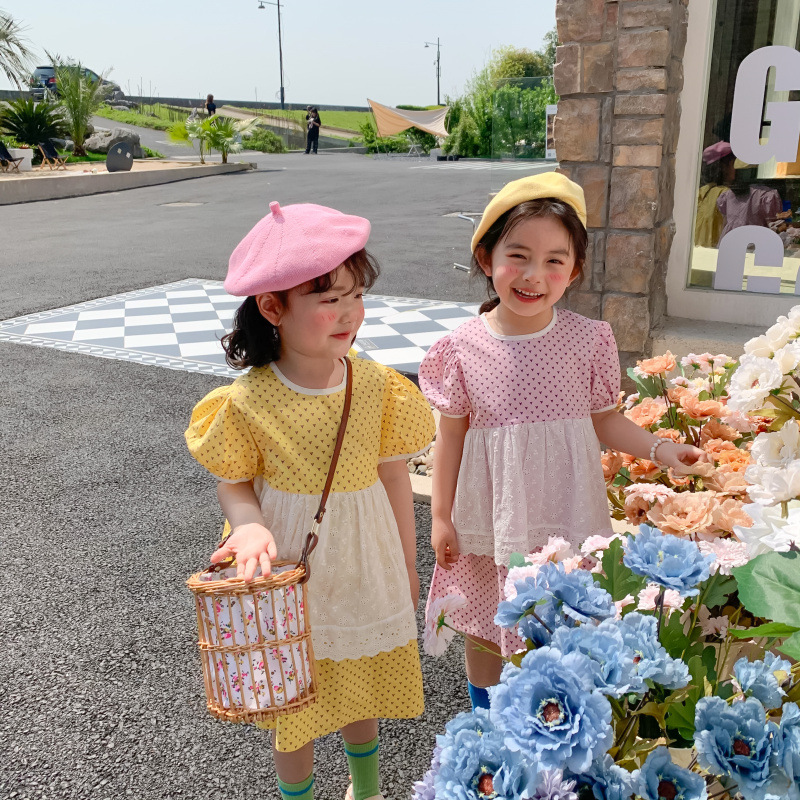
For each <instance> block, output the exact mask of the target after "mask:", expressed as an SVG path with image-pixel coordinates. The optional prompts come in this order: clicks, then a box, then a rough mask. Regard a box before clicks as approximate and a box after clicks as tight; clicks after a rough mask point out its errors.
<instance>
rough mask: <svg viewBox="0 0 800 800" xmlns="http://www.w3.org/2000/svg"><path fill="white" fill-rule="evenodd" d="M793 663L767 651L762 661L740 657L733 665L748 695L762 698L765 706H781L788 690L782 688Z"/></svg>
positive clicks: (738, 679) (734, 672)
mask: <svg viewBox="0 0 800 800" xmlns="http://www.w3.org/2000/svg"><path fill="white" fill-rule="evenodd" d="M791 669H792V665H791V664H790V663H789V662H788V661H787V660H786V659H785V658H781V657H780V656H777V655H775V654H774V653H767V654H766V655H765V656H764V658H763V659H762V660H761V661H748V659H746V658H740V659H739V660H738V661H737V662H736V663H735V664H734V665H733V674H734V675H735V676H736V682H737V683H738V684H739V687H740V688H741V690H742V692H743V693H744V694H745V695H746V696H747V697H755V698H756V700H760V701H761V703H762V704H763V705H764V707H765V708H780V705H781V703H782V702H783V698H784V697H785V696H786V692H785V691H784V690H783V689H782V688H781V684H783V683H785V682H786V680H787V679H788V677H789V672H790V670H791Z"/></svg>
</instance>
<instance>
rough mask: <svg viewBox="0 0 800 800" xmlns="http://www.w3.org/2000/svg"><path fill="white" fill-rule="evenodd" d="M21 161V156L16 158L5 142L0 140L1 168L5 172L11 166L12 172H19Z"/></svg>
mask: <svg viewBox="0 0 800 800" xmlns="http://www.w3.org/2000/svg"><path fill="white" fill-rule="evenodd" d="M21 161H22V158H21V157H20V158H14V156H12V155H11V153H9V152H8V148H7V147H6V145H5V142H0V170H2V171H3V172H8V168H9V167H11V168H12V172H19V165H20V162H21Z"/></svg>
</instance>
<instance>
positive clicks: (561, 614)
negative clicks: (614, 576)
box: [495, 561, 616, 647]
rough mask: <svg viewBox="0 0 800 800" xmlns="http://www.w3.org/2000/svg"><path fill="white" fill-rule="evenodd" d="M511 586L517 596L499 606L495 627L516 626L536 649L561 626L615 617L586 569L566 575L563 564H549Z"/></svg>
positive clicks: (609, 602)
mask: <svg viewBox="0 0 800 800" xmlns="http://www.w3.org/2000/svg"><path fill="white" fill-rule="evenodd" d="M514 586H515V588H516V590H517V596H516V597H515V598H514V599H513V600H509V601H505V602H502V603H500V605H499V606H498V607H497V615H496V616H495V624H497V625H500V626H502V627H504V628H513V627H514V626H515V625H518V626H519V635H520V636H521V637H522V638H524V639H530V640H531V641H533V643H534V644H535V645H536V646H537V647H539V646H542V645H546V644H549V642H550V637H551V636H552V632H553V631H554V630H555V629H556V628H558V627H560V626H562V625H567V626H569V627H574V626H575V625H577V624H579V623H586V622H590V621H600V620H603V619H608V618H610V617H613V616H615V614H616V608H615V606H614V600H613V599H612V597H611V595H610V594H609V593H608V592H607V591H606V590H605V589H601V588H600V587H599V586H598V585H597V584H596V583H595V582H594V577H593V576H592V574H591V573H590V572H587V571H586V570H582V569H576V570H574V571H573V572H570V573H567V572H566V571H565V568H564V565H563V564H555V563H553V562H551V561H549V562H548V563H547V564H545V565H544V566H543V567H542V568H541V569H540V570H539V572H538V573H537V574H536V575H535V576H534V577H529V578H526V579H525V580H524V581H518V582H517V583H515V584H514ZM532 611H533V612H535V613H536V616H537V617H538V618H539V619H538V620H537V619H536V618H534V616H533V615H532V613H531V612H532ZM540 620H541V621H540Z"/></svg>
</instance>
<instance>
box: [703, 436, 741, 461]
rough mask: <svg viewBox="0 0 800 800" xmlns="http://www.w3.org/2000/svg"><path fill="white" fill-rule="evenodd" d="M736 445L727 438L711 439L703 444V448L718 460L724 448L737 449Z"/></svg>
mask: <svg viewBox="0 0 800 800" xmlns="http://www.w3.org/2000/svg"><path fill="white" fill-rule="evenodd" d="M735 449H736V445H735V444H734V443H733V442H728V441H726V440H725V439H709V440H708V441H707V442H705V443H704V444H703V450H705V451H706V453H708V454H709V455H710V456H711V458H713V459H714V461H716V460H717V458H718V457H719V454H720V453H721V452H722V451H723V450H735Z"/></svg>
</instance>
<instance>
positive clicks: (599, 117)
mask: <svg viewBox="0 0 800 800" xmlns="http://www.w3.org/2000/svg"><path fill="white" fill-rule="evenodd" d="M687 3H688V0H557V5H556V20H557V24H558V40H559V42H560V43H561V44H560V46H559V48H558V51H557V57H556V65H555V88H556V91H557V92H558V94H559V95H560V100H559V103H558V115H557V116H556V123H555V142H556V153H557V155H558V159H559V161H560V171H561V172H563V173H565V174H566V175H568V176H569V177H570V178H572V179H573V180H574V181H576V182H577V183H579V184H581V186H583V189H584V191H585V192H586V204H587V215H588V230H589V252H588V253H587V264H586V270H585V279H584V281H583V283H582V284H581V286H580V287H576V289H574V290H573V292H572V293H571V295H570V297H569V299H568V301H567V302H568V305H569V307H570V308H572V309H573V310H575V311H577V312H578V313H581V314H585V315H586V316H589V317H594V318H596V319H604V320H607V321H608V322H610V323H611V326H612V327H613V329H614V335H615V336H616V339H617V344H618V346H619V349H620V357H621V360H622V366H623V369H624V368H625V367H626V366H629V365H631V364H632V363H633V362H635V360H636V359H637V358H641V357H642V355H649V354H650V346H651V337H650V334H651V331H652V329H653V327H654V326H655V325H656V324H657V323H658V321H659V319H660V318H661V316H663V314H664V312H665V310H666V296H665V288H664V286H665V278H666V269H667V259H668V256H669V249H670V246H671V243H672V236H673V233H674V224H673V220H672V208H673V195H674V183H675V179H674V175H675V149H676V146H677V141H678V124H679V119H680V108H679V103H678V98H679V94H680V91H681V88H682V86H683V61H682V60H683V50H684V46H685V43H686V18H687Z"/></svg>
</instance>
